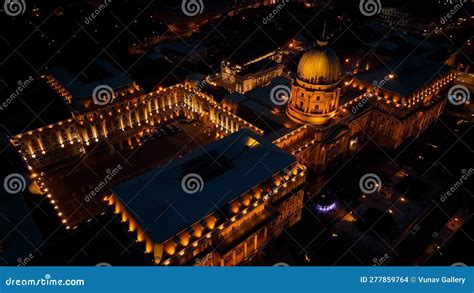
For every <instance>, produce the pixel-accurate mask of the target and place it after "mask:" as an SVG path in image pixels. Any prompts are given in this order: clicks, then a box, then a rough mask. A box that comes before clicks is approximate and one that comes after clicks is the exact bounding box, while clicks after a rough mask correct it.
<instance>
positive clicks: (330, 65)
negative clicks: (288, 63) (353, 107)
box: [286, 41, 341, 125]
mask: <svg viewBox="0 0 474 293" xmlns="http://www.w3.org/2000/svg"><path fill="white" fill-rule="evenodd" d="M318 44H319V47H318V48H315V49H311V50H309V51H307V52H306V53H304V54H303V56H302V57H301V60H300V62H299V64H298V71H297V73H296V79H295V80H294V82H293V84H292V88H291V100H290V102H289V103H288V106H287V109H286V113H287V115H288V117H290V118H291V119H292V120H294V121H296V122H298V123H301V124H307V123H311V124H317V125H323V124H326V123H328V122H329V120H330V119H331V117H333V116H335V115H336V112H337V109H338V107H339V96H340V95H341V87H340V86H339V85H340V82H341V67H340V63H339V58H338V57H337V55H336V53H334V51H333V50H331V49H330V48H328V47H327V42H322V41H321V42H318Z"/></svg>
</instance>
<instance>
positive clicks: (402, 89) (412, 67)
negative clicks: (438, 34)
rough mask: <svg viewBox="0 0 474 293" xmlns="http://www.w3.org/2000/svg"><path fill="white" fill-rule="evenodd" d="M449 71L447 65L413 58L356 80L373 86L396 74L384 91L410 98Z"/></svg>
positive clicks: (360, 75)
mask: <svg viewBox="0 0 474 293" xmlns="http://www.w3.org/2000/svg"><path fill="white" fill-rule="evenodd" d="M391 70H394V72H392V71H391ZM449 70H450V67H449V66H448V65H446V64H443V63H439V62H435V61H431V60H428V59H424V58H421V57H416V56H412V57H409V58H406V59H405V58H400V59H396V60H394V61H391V62H389V63H388V64H387V66H385V65H382V66H379V67H377V68H375V69H374V70H370V71H366V72H362V73H359V74H357V75H356V78H357V79H359V80H362V81H365V82H367V83H369V84H373V82H374V81H377V82H380V81H382V80H383V79H384V77H386V76H388V75H389V74H391V73H395V76H396V77H395V78H394V79H391V80H388V81H387V82H386V83H385V84H384V86H383V89H384V90H387V91H391V92H394V93H398V94H400V95H402V96H408V95H410V94H411V93H413V92H415V91H416V90H418V89H420V88H422V87H423V86H424V85H425V84H427V83H429V82H430V81H431V80H433V79H435V78H437V77H439V76H440V75H443V74H445V73H446V72H448V71H449Z"/></svg>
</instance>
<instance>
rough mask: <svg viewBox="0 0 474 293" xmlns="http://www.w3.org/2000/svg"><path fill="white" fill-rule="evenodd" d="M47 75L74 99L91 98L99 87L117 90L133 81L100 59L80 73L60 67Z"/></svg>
mask: <svg viewBox="0 0 474 293" xmlns="http://www.w3.org/2000/svg"><path fill="white" fill-rule="evenodd" d="M78 70H79V69H78ZM49 73H50V74H51V75H52V76H53V77H54V78H55V79H56V80H57V81H58V82H59V83H61V84H62V85H63V86H64V87H65V88H66V89H67V90H68V91H69V92H70V93H71V95H72V96H73V98H74V99H84V98H89V97H91V96H92V93H93V91H94V89H95V88H96V87H97V86H100V85H108V86H110V87H111V88H112V89H119V88H122V87H125V86H127V85H129V84H132V83H133V80H131V79H130V78H128V77H127V76H125V75H124V74H123V73H122V72H121V71H120V70H119V69H117V68H116V67H115V66H113V65H112V64H110V63H108V62H106V61H104V60H103V59H101V58H98V59H96V60H95V61H94V63H92V64H91V65H90V66H89V67H87V69H86V70H84V71H82V72H77V71H76V70H74V69H71V68H69V67H63V66H60V67H54V68H51V69H50V70H49Z"/></svg>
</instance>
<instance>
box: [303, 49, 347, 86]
mask: <svg viewBox="0 0 474 293" xmlns="http://www.w3.org/2000/svg"><path fill="white" fill-rule="evenodd" d="M340 73H341V66H340V63H339V58H338V57H337V55H336V53H335V52H334V51H333V50H331V49H330V48H328V47H326V46H322V47H319V48H316V49H312V50H309V51H308V52H306V53H304V54H303V56H302V57H301V59H300V62H299V64H298V71H297V77H298V79H300V80H302V81H304V82H307V83H311V84H332V83H335V82H337V81H339V79H340Z"/></svg>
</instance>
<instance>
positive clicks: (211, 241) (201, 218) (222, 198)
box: [106, 130, 306, 266]
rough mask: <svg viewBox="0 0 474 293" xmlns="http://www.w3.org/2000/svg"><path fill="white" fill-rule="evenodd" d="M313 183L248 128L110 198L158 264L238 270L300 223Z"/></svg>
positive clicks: (126, 186)
mask: <svg viewBox="0 0 474 293" xmlns="http://www.w3.org/2000/svg"><path fill="white" fill-rule="evenodd" d="M191 172H192V173H191ZM190 175H191V177H189V179H187V178H188V177H187V176H190ZM150 178H151V181H148V180H150ZM305 179H306V167H304V166H303V165H301V164H298V163H297V162H296V160H295V158H294V157H293V156H291V155H290V154H288V153H286V152H285V151H283V150H281V149H278V148H275V147H274V146H273V144H272V143H271V142H269V141H266V140H265V139H263V138H262V137H260V136H258V135H257V134H255V133H254V132H252V131H250V130H240V131H238V132H236V133H234V134H232V135H229V136H227V137H225V138H224V139H222V140H219V141H216V142H213V143H211V144H209V145H207V146H206V147H205V149H203V150H198V151H194V152H192V153H190V154H188V155H186V156H184V157H183V158H181V159H179V160H175V161H174V162H172V163H171V164H169V165H166V166H165V167H162V168H158V169H156V170H151V171H150V172H147V173H145V174H143V175H141V176H138V177H136V178H134V179H132V180H129V181H127V182H124V183H122V184H120V185H119V186H117V187H115V188H113V190H112V194H111V195H109V196H108V197H106V201H107V202H108V204H109V205H110V206H111V208H112V209H113V211H114V212H115V213H117V214H119V217H120V218H121V219H122V222H123V223H124V225H126V227H127V229H128V231H129V232H130V233H132V234H133V235H134V237H136V239H137V241H139V242H142V243H143V245H144V247H145V250H146V252H147V253H150V254H152V255H153V259H154V262H155V263H156V264H160V265H199V266H233V265H237V264H241V263H243V262H245V261H246V260H248V259H249V258H250V257H251V256H252V255H254V254H255V253H256V252H257V251H258V250H259V249H260V248H262V247H263V246H264V245H265V244H266V243H267V242H268V241H269V240H270V239H271V238H272V237H276V236H278V235H280V234H281V233H282V232H283V229H286V228H288V227H290V226H291V225H293V224H294V223H296V222H297V221H299V220H300V218H301V210H302V207H303V195H304V191H303V187H304V183H305ZM143 180H146V181H148V182H149V183H148V184H147V185H145V186H144V185H143V184H142V182H143ZM188 180H189V182H186V181H188ZM193 180H194V182H192V181H193ZM192 183H194V184H196V185H192ZM183 184H185V185H186V184H187V185H189V186H188V187H186V186H185V187H183V186H182V185H183ZM188 188H193V190H189V189H188ZM138 193H139V195H138ZM137 195H138V196H137ZM170 206H171V207H170ZM135 215H136V216H135Z"/></svg>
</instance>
